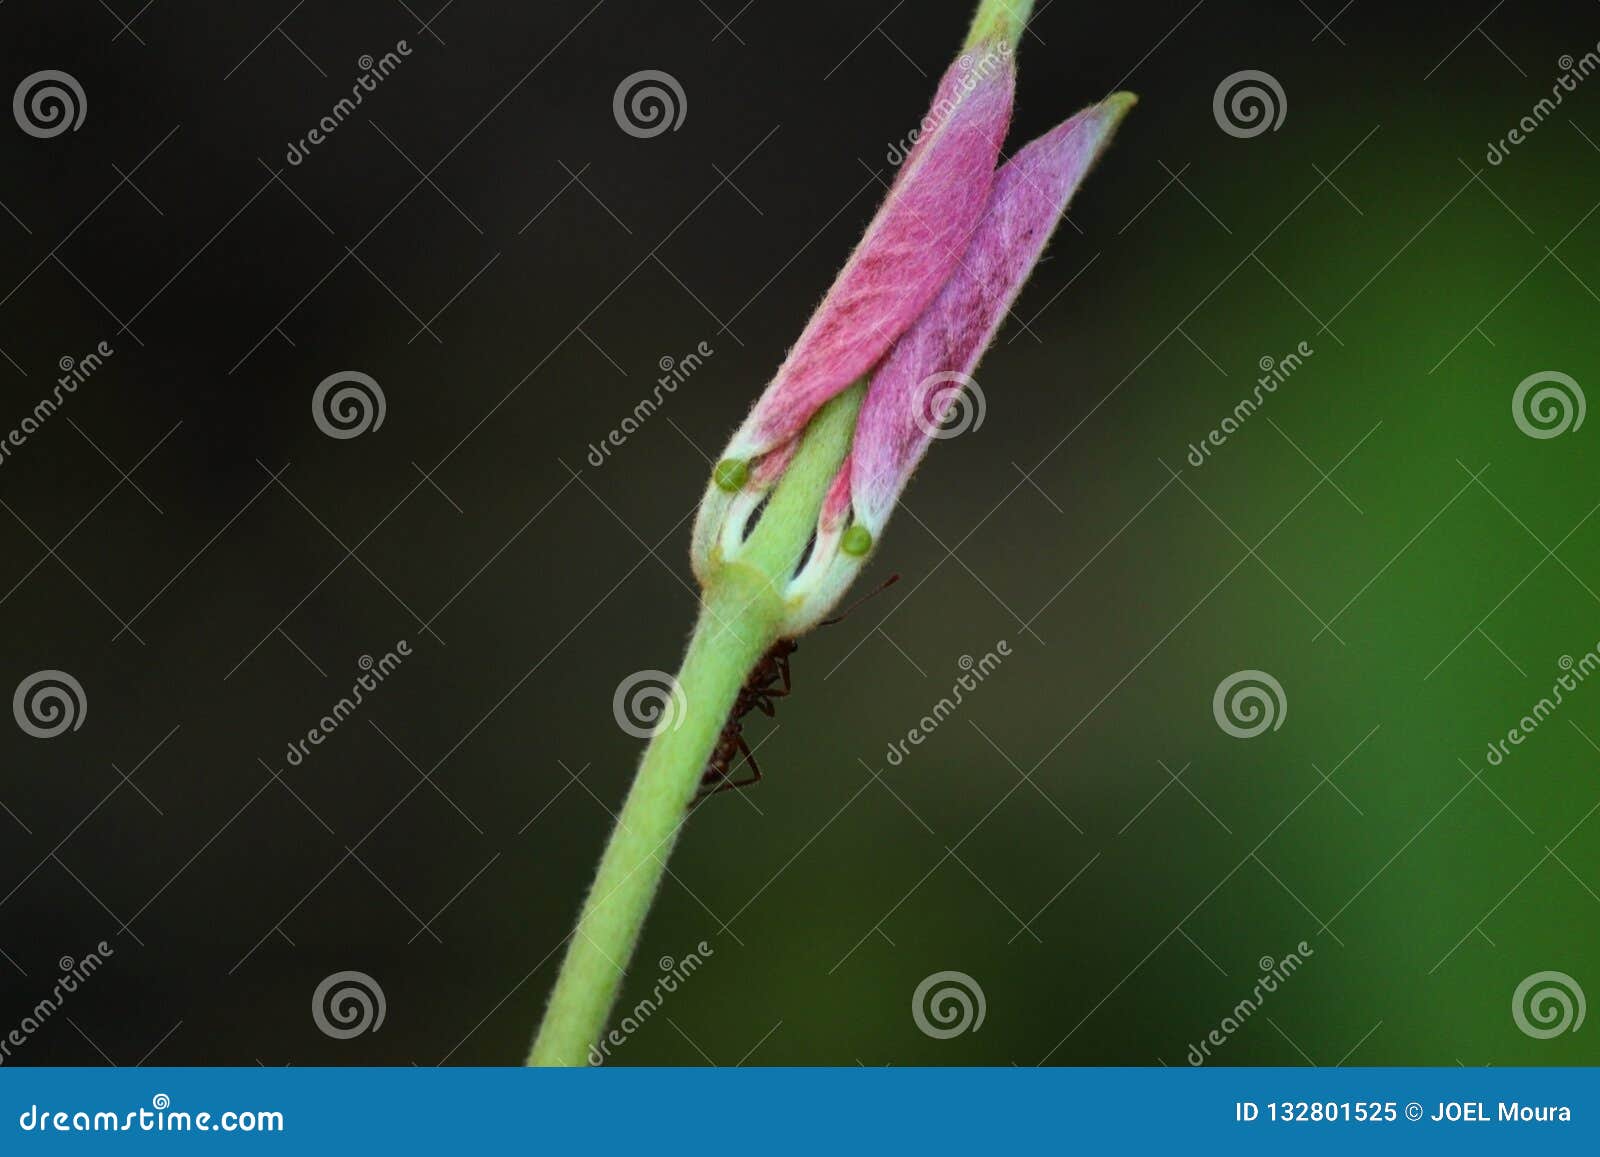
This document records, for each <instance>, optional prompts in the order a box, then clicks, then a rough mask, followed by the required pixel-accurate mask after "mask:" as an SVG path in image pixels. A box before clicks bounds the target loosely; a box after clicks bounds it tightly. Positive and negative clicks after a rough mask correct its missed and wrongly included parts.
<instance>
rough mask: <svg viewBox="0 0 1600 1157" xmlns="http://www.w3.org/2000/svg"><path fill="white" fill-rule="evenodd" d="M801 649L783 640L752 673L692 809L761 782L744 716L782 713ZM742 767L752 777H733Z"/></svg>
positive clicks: (829, 622) (839, 618) (828, 622)
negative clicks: (791, 663)
mask: <svg viewBox="0 0 1600 1157" xmlns="http://www.w3.org/2000/svg"><path fill="white" fill-rule="evenodd" d="M899 581H900V576H899V575H897V574H894V575H890V576H889V577H888V578H887V579H886V580H884V582H883V584H882V585H881V586H879V587H878V588H877V589H876V590H873V591H869V592H868V593H867V594H865V595H863V596H862V597H861V598H859V599H857V600H856V601H855V602H854V603H853V604H851V605H850V606H849V607H848V608H846V610H845V611H844V613H843V614H840V615H836V616H835V617H833V618H831V619H824V620H822V622H820V623H818V624H817V625H818V626H819V627H831V626H833V625H834V624H836V623H840V622H843V621H844V620H845V619H846V618H847V617H849V615H850V614H851V613H852V612H853V611H855V609H856V608H857V607H859V606H860V605H861V604H862V603H864V602H866V601H867V600H868V599H870V598H872V597H873V596H874V595H878V594H881V593H883V592H884V591H885V590H887V589H888V588H890V587H892V586H893V585H894V584H895V583H897V582H899ZM799 649H800V644H799V643H797V642H795V641H794V640H793V639H779V640H778V641H777V642H776V643H774V644H772V646H771V647H770V648H769V649H768V650H767V653H766V654H765V655H763V656H762V657H761V661H760V662H759V663H757V664H756V665H755V668H754V669H753V670H752V671H751V672H750V676H749V678H747V679H746V680H745V682H744V686H743V687H741V688H740V689H739V695H738V697H737V698H736V699H735V700H734V701H733V709H732V710H731V711H729V712H728V721H727V722H726V723H724V724H723V725H722V734H721V735H719V736H717V742H716V746H714V747H713V748H712V749H711V757H710V758H709V759H708V760H706V769H705V771H703V772H701V773H700V790H699V791H697V792H696V793H695V796H694V799H693V800H691V801H690V803H689V806H690V807H691V808H693V807H696V806H698V805H699V804H700V803H701V802H702V801H703V800H706V799H708V798H710V797H711V796H713V795H716V794H717V793H718V792H719V791H732V790H735V789H737V788H741V787H749V786H750V785H751V784H755V783H760V782H761V766H760V765H759V764H758V763H756V757H755V753H754V752H753V751H751V750H750V745H749V744H748V743H746V742H745V738H744V717H745V716H746V715H748V714H750V712H752V711H755V710H758V709H759V710H760V711H761V713H762V714H763V715H766V716H767V717H768V718H771V717H772V716H774V715H776V714H777V713H778V707H777V704H776V703H775V702H774V700H777V699H784V698H787V697H788V695H789V692H790V689H791V685H790V680H789V656H790V655H793V654H794V653H795V652H796V651H798V650H799ZM780 684H781V686H780ZM742 767H748V768H749V769H750V774H749V776H748V777H747V778H745V779H735V778H733V776H734V773H735V771H736V770H737V769H740V768H742Z"/></svg>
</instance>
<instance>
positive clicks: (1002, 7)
mask: <svg viewBox="0 0 1600 1157" xmlns="http://www.w3.org/2000/svg"><path fill="white" fill-rule="evenodd" d="M1032 12H1033V0H983V3H982V4H980V5H979V6H978V11H977V14H976V15H975V16H973V18H972V30H971V31H970V32H969V33H968V34H967V44H966V47H967V48H968V49H971V48H975V47H977V46H978V45H980V44H995V43H1001V42H1003V43H1005V44H1009V45H1010V46H1011V49H1012V50H1013V51H1015V50H1016V48H1017V46H1018V45H1019V44H1020V43H1021V42H1022V30H1023V29H1024V28H1025V27H1027V24H1028V17H1029V15H1031V14H1032Z"/></svg>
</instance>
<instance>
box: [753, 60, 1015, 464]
mask: <svg viewBox="0 0 1600 1157" xmlns="http://www.w3.org/2000/svg"><path fill="white" fill-rule="evenodd" d="M964 62H965V63H966V65H967V67H966V68H963V67H962V65H963V63H964ZM980 63H981V67H979V64H980ZM1014 87H1015V69H1014V67H1013V64H1012V60H1011V56H1010V53H1009V52H1008V51H1005V52H1002V51H1000V50H999V49H998V48H996V49H994V50H993V51H992V52H991V53H990V54H989V55H988V56H984V57H981V58H979V59H978V61H977V62H975V58H974V57H973V55H972V54H970V53H969V55H968V56H966V57H963V58H962V59H961V60H958V61H956V63H954V64H952V65H951V66H950V69H949V70H948V71H947V72H946V73H945V75H944V79H943V80H942V81H941V82H940V85H939V93H938V95H937V96H936V97H935V98H934V105H933V108H932V109H931V110H930V112H929V121H930V122H931V123H932V124H933V127H932V128H931V129H930V130H929V131H928V132H927V133H926V134H925V135H924V136H923V137H922V138H921V139H920V140H919V141H918V142H917V147H916V148H915V149H914V150H913V151H912V153H911V155H910V157H909V158H908V159H907V161H906V162H905V165H904V167H903V168H902V171H901V173H900V174H899V176H898V177H896V179H895V182H894V185H893V187H892V188H891V189H890V190H889V194H888V196H887V197H886V199H885V200H884V203H883V206H882V207H881V208H880V209H879V210H878V215H877V216H876V217H875V218H873V221H872V224H871V225H870V226H869V227H868V229H867V232H866V235H865V236H863V237H862V239H861V242H860V244H858V245H857V246H856V250H855V252H854V253H853V254H852V255H851V257H850V260H849V262H848V263H847V264H846V265H845V267H844V269H843V270H842V271H841V272H840V274H839V276H838V278H837V279H836V280H835V281H834V283H833V288H832V289H830V290H829V291H828V295H827V297H826V298H824V299H823V302H822V304H821V306H819V307H818V309H817V311H816V313H814V314H813V315H812V317H811V321H810V322H809V323H808V324H807V325H806V328H805V331H804V332H803V333H802V334H801V335H800V340H799V341H797V342H796V343H795V345H794V348H793V349H791V350H790V351H789V356H788V358H787V359H786V360H785V361H784V363H783V365H782V366H781V367H780V368H779V370H778V374H777V377H775V378H774V379H773V381H772V383H771V385H769V386H768V387H767V389H766V392H765V393H763V394H762V396H761V398H760V400H759V401H757V402H756V405H755V408H754V410H752V411H751V413H750V416H749V417H748V418H747V419H746V420H745V423H744V425H743V426H742V427H740V429H739V432H738V433H737V434H735V435H734V439H733V442H732V444H730V446H729V447H728V450H727V452H726V453H725V454H724V457H727V458H737V459H749V458H753V457H756V456H758V455H761V454H764V453H766V452H768V451H770V450H771V449H772V448H773V447H775V446H779V445H782V444H783V443H784V442H786V441H788V440H789V439H791V438H793V437H794V436H795V435H796V434H798V433H799V432H800V431H801V430H802V429H804V428H805V424H806V423H807V422H808V421H809V420H810V419H811V416H812V415H813V414H814V413H816V410H817V407H818V406H820V405H822V403H824V402H826V401H827V400H828V399H829V398H831V397H833V396H834V395H835V394H837V393H838V392H839V391H840V390H842V389H844V388H845V387H846V386H848V385H849V384H850V383H851V382H853V381H855V380H856V379H858V378H860V377H861V376H862V375H863V374H865V373H867V372H868V371H869V370H871V369H872V367H873V366H874V365H875V364H877V362H878V361H879V360H881V359H882V358H883V356H884V354H885V353H887V352H888V350H889V347H890V346H891V345H893V344H894V342H895V340H896V339H897V338H899V337H900V335H901V334H902V333H904V332H905V330H906V328H907V327H908V326H910V325H911V323H912V322H913V321H915V320H916V318H917V315H918V314H920V313H921V312H922V311H923V309H925V308H926V307H927V305H928V303H929V302H930V301H931V300H933V297H934V295H935V294H936V293H938V292H939V289H940V287H941V286H943V285H944V283H945V281H946V280H947V279H948V278H949V277H950V275H951V272H952V270H953V269H954V268H955V267H956V264H957V262H958V261H959V260H960V257H961V254H962V253H963V252H964V251H965V250H966V248H967V245H968V242H969V239H970V237H971V234H972V231H973V228H974V227H975V226H976V225H977V223H978V219H979V217H980V216H981V215H982V213H983V209H984V205H985V203H986V202H987V199H988V195H989V188H990V185H991V184H992V182H993V180H994V164H995V159H996V157H998V156H999V153H1000V144H1001V141H1002V140H1003V139H1004V137H1005V132H1006V126H1007V125H1008V124H1009V122H1010V119H1011V98H1012V91H1013V88H1014Z"/></svg>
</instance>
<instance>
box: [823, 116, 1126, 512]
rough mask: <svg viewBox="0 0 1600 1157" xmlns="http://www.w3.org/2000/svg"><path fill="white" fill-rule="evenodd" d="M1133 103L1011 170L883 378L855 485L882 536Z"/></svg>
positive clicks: (1082, 119) (1026, 156) (1067, 131)
mask: <svg viewBox="0 0 1600 1157" xmlns="http://www.w3.org/2000/svg"><path fill="white" fill-rule="evenodd" d="M1133 103H1134V98H1133V96H1132V95H1130V94H1127V93H1119V94H1117V95H1116V96H1112V97H1110V98H1108V99H1107V100H1105V101H1103V102H1102V103H1100V104H1097V105H1092V106H1091V107H1089V108H1087V109H1084V110H1083V111H1082V112H1080V113H1079V114H1078V115H1077V116H1075V117H1073V118H1072V119H1071V120H1068V121H1066V122H1065V123H1063V124H1061V125H1058V126H1057V127H1056V128H1054V129H1052V130H1051V131H1050V132H1048V133H1046V134H1045V135H1044V136H1042V137H1040V138H1038V139H1037V140H1035V141H1033V142H1032V143H1031V144H1029V145H1027V146H1026V147H1024V148H1023V149H1022V150H1021V151H1019V152H1018V153H1017V154H1016V156H1014V157H1012V158H1011V159H1010V160H1009V161H1007V162H1006V164H1005V165H1004V166H1003V167H1002V168H1001V170H1000V172H999V173H998V175H997V176H996V178H995V182H994V186H993V190H992V192H991V194H990V197H989V204H988V208H987V211H986V212H985V214H984V217H983V220H982V222H981V223H980V224H979V226H978V228H977V231H976V232H975V233H974V234H973V237H972V243H971V245H970V246H969V247H968V249H967V251H966V254H965V256H964V257H963V258H962V261H961V265H960V266H959V267H958V269H957V270H956V272H955V274H954V275H953V276H952V277H951V278H950V281H949V283H948V284H947V285H946V286H945V287H944V289H943V291H942V292H941V293H940V294H939V296H938V297H937V298H935V299H934V301H933V303H932V304H931V305H930V306H929V307H928V308H927V311H926V312H925V313H923V314H922V316H921V317H919V318H918V319H917V321H916V324H915V325H913V326H912V327H911V329H909V330H908V331H907V332H906V334H905V336H904V337H902V338H901V339H900V341H899V342H898V343H897V344H896V345H895V347H894V349H893V351H891V352H890V354H889V356H888V358H887V359H885V361H884V363H883V365H882V366H881V367H880V368H879V370H878V372H877V374H876V376H874V378H873V380H872V385H871V387H870V388H869V389H868V391H867V398H866V401H865V402H864V403H863V405H862V408H861V417H860V419H859V420H858V422H857V425H856V438H855V444H854V449H853V462H852V465H851V475H850V476H851V493H852V501H853V503H854V506H855V515H856V519H857V520H858V521H859V522H861V523H862V524H863V525H864V526H865V527H866V528H867V529H868V530H869V531H871V532H872V534H873V535H874V536H876V535H877V534H878V532H879V531H880V530H881V528H882V526H883V524H884V523H885V522H886V521H888V518H889V513H890V511H891V510H892V509H893V508H894V504H895V502H896V500H897V499H898V498H899V497H900V492H901V491H902V490H903V489H905V485H906V483H907V482H908V481H909V480H910V478H911V474H912V472H913V471H914V470H915V469H916V468H917V464H918V463H919V462H920V461H921V460H922V456H923V454H925V453H926V452H927V449H928V444H929V442H930V441H932V439H933V437H934V435H935V433H937V431H938V426H939V422H940V421H941V420H942V419H943V418H944V417H945V414H946V412H947V411H948V409H949V407H950V406H951V405H952V404H954V402H955V401H956V399H957V397H958V396H959V395H960V392H961V390H960V385H959V383H960V381H961V380H963V379H964V378H965V377H966V375H968V374H970V373H971V372H972V370H973V369H974V367H976V365H977V364H978V359H979V358H981V357H982V356H983V352H984V350H985V349H986V348H987V347H988V345H989V342H990V340H991V339H992V338H993V337H994V333H995V331H996V330H997V329H998V328H999V327H1000V323H1001V322H1002V321H1003V320H1004V318H1005V316H1006V312H1007V310H1008V309H1009V308H1010V307H1011V303H1012V301H1014V300H1015V299H1016V296H1017V294H1018V292H1019V291H1020V290H1021V289H1022V286H1023V283H1024V282H1025V281H1027V279H1028V274H1029V273H1031V272H1032V270H1033V267H1034V265H1035V264H1036V263H1037V262H1038V260H1039V256H1040V254H1041V253H1042V252H1043V251H1044V247H1045V244H1046V242H1048V241H1049V240H1050V235H1051V233H1053V232H1054V231H1055V227H1056V223H1057V222H1058V221H1059V220H1060V218H1061V215H1062V213H1064V212H1065V211H1066V208H1067V202H1068V201H1070V200H1071V199H1072V194H1073V192H1074V191H1075V190H1076V189H1077V187H1078V185H1079V183H1080V182H1082V180H1083V178H1084V176H1085V174H1087V173H1088V171H1089V168H1090V166H1091V165H1092V164H1093V163H1094V161H1095V159H1096V157H1098V156H1099V154H1100V152H1101V150H1102V149H1104V148H1105V146H1106V144H1107V143H1108V142H1109V141H1110V139H1111V135H1112V133H1113V132H1114V131H1115V129H1116V127H1117V124H1118V123H1119V122H1120V121H1121V120H1122V117H1123V115H1124V114H1125V113H1126V112H1127V111H1128V109H1129V108H1131V107H1132V106H1133Z"/></svg>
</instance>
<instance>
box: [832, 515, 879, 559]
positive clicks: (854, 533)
mask: <svg viewBox="0 0 1600 1157" xmlns="http://www.w3.org/2000/svg"><path fill="white" fill-rule="evenodd" d="M839 549H840V550H842V551H844V552H845V553H846V554H850V555H854V556H855V557H857V558H860V557H861V556H862V555H864V554H866V553H867V551H869V550H871V549H872V532H871V531H870V530H868V529H867V528H866V527H864V526H862V525H861V524H860V523H857V524H856V525H855V526H852V527H851V528H850V529H849V530H847V531H845V532H844V538H843V539H842V540H841V541H840V543H839Z"/></svg>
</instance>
